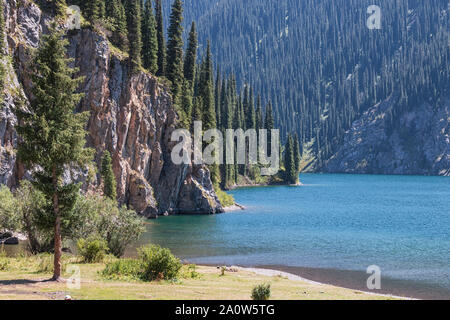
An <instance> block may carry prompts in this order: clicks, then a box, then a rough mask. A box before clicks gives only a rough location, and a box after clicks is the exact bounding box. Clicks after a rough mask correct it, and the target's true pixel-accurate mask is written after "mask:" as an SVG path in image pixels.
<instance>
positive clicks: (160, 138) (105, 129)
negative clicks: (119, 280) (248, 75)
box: [0, 0, 223, 216]
mask: <svg viewBox="0 0 450 320" xmlns="http://www.w3.org/2000/svg"><path fill="white" fill-rule="evenodd" d="M4 14H5V18H6V19H5V20H6V30H7V39H6V43H7V45H6V51H5V53H6V54H7V55H8V56H7V58H5V59H4V61H2V63H3V64H4V66H5V67H6V70H7V77H6V87H5V98H4V103H3V106H1V110H0V144H1V145H0V160H1V163H0V183H2V184H7V185H9V186H11V187H14V186H15V185H17V181H18V179H19V178H20V177H21V176H23V175H25V174H26V170H23V169H21V166H20V165H19V164H18V163H16V156H15V148H16V146H17V136H16V133H15V130H14V125H15V123H16V121H17V119H16V118H15V116H14V114H13V112H12V110H13V107H14V106H15V105H16V104H17V102H18V101H19V99H20V97H23V98H24V99H25V100H24V102H25V103H28V97H29V96H30V88H31V85H32V84H31V82H30V80H29V74H28V72H27V64H28V63H29V61H30V56H31V52H32V50H33V49H34V48H37V46H38V44H39V39H40V35H41V34H42V33H43V32H46V31H47V30H48V24H49V22H50V21H51V20H52V18H51V16H49V15H47V14H45V13H43V12H42V11H41V9H40V8H39V7H38V6H37V5H36V4H34V3H33V2H31V1H28V0H21V1H18V0H8V1H7V2H6V6H5V12H4ZM68 37H69V41H70V46H69V48H68V54H69V56H70V57H72V58H74V66H75V67H77V68H78V69H79V74H78V75H79V76H83V77H84V82H83V84H82V86H81V89H80V90H81V91H82V92H83V93H84V94H85V97H84V98H83V100H82V102H81V104H80V106H79V110H80V111H90V112H91V117H90V120H89V123H88V127H87V129H88V132H89V135H88V138H87V143H88V145H89V146H90V147H92V148H94V149H95V150H96V157H95V161H96V163H97V164H99V163H100V158H101V156H102V153H103V151H104V150H109V151H110V153H111V155H112V157H113V168H114V173H115V175H116V178H117V182H118V183H117V191H118V192H117V193H118V196H119V201H120V203H122V204H126V205H129V206H130V207H132V208H134V209H135V210H136V211H138V212H139V213H141V214H143V215H145V216H154V215H157V214H166V213H169V214H172V213H206V214H210V213H218V212H222V211H223V208H222V206H221V204H220V202H219V200H218V198H217V196H216V194H215V192H214V188H213V186H212V183H211V180H210V175H209V171H208V169H207V168H205V167H202V166H189V165H184V166H176V165H174V164H173V163H172V162H171V159H170V155H171V150H172V148H173V147H174V143H172V142H170V137H171V134H172V132H173V130H175V129H176V126H177V121H178V116H177V113H176V111H175V109H174V106H173V104H172V100H171V96H170V93H169V91H168V90H167V88H166V87H165V86H164V85H162V84H161V83H160V82H159V81H158V79H157V78H155V77H153V76H152V75H150V74H148V73H145V72H140V73H138V74H136V75H130V74H129V73H128V67H127V61H126V58H124V57H123V56H122V55H121V54H120V52H117V50H115V49H114V48H112V46H111V45H110V44H109V42H108V41H107V39H106V38H105V37H103V36H102V35H101V34H99V33H97V32H95V31H92V30H90V29H81V30H74V31H71V32H70V33H69V36H68ZM86 177H87V172H84V173H83V172H81V173H76V172H68V173H67V179H75V180H80V181H83V182H85V188H88V187H89V186H88V183H87V182H86ZM98 181H99V179H98V176H97V177H95V178H94V181H90V183H93V184H97V185H98Z"/></svg>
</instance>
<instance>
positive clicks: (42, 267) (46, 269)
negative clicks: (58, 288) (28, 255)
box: [36, 253, 69, 273]
mask: <svg viewBox="0 0 450 320" xmlns="http://www.w3.org/2000/svg"><path fill="white" fill-rule="evenodd" d="M36 258H37V270H36V273H53V269H54V259H55V257H54V256H53V254H50V253H41V254H39V255H37V256H36ZM68 260H69V259H68V258H67V256H63V257H62V258H61V271H62V272H65V271H66V269H67V264H68V262H69V261H68Z"/></svg>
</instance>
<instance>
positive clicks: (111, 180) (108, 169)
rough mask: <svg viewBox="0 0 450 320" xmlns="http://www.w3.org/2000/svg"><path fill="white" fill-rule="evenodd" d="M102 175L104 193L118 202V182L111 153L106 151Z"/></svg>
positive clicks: (103, 158)
mask: <svg viewBox="0 0 450 320" xmlns="http://www.w3.org/2000/svg"><path fill="white" fill-rule="evenodd" d="M101 175H102V180H103V193H104V194H105V196H107V197H108V198H110V199H112V200H114V201H115V200H117V189H116V188H117V182H116V177H115V175H114V171H113V167H112V159H111V154H110V153H109V151H107V150H105V152H104V153H103V157H102V166H101Z"/></svg>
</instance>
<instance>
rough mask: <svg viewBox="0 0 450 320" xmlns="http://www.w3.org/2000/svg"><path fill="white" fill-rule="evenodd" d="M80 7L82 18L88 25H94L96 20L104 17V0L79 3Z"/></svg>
mask: <svg viewBox="0 0 450 320" xmlns="http://www.w3.org/2000/svg"><path fill="white" fill-rule="evenodd" d="M63 1H64V0H63ZM80 7H81V11H82V12H83V15H84V17H85V18H86V19H87V20H88V21H89V22H90V23H96V22H97V21H98V20H100V19H102V18H104V17H105V1H104V0H89V1H80Z"/></svg>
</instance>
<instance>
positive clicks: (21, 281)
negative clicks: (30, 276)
mask: <svg viewBox="0 0 450 320" xmlns="http://www.w3.org/2000/svg"><path fill="white" fill-rule="evenodd" d="M50 282H55V281H53V280H52V279H46V280H27V279H17V280H0V286H18V285H29V284H38V283H50Z"/></svg>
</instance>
